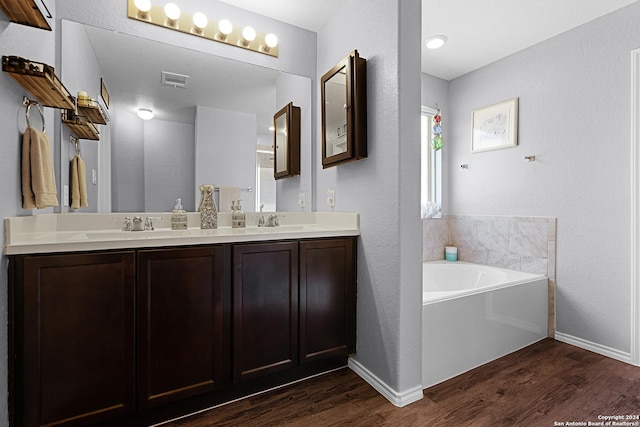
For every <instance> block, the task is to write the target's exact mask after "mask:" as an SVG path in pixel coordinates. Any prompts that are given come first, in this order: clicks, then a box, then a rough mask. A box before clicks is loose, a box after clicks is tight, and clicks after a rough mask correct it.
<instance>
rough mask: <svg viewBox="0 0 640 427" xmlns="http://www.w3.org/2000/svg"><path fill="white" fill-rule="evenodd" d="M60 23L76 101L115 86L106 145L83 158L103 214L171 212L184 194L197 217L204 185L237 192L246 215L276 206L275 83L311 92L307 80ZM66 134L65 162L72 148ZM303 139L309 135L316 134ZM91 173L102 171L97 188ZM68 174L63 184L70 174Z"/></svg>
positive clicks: (85, 149)
mask: <svg viewBox="0 0 640 427" xmlns="http://www.w3.org/2000/svg"><path fill="white" fill-rule="evenodd" d="M61 22H62V48H61V53H62V55H61V74H62V80H63V81H64V82H65V86H66V87H67V88H68V89H69V90H70V91H71V92H72V93H73V94H74V95H75V93H76V92H77V91H79V90H83V91H87V92H88V94H89V96H91V97H93V98H96V97H98V96H99V90H100V88H99V85H100V81H101V79H104V82H105V83H106V86H107V87H108V90H109V97H110V107H109V109H108V110H107V114H108V115H109V116H110V120H111V121H110V122H109V125H108V126H101V127H100V128H101V129H100V131H101V140H100V142H97V143H96V142H92V141H91V142H90V141H83V142H82V145H81V153H82V155H83V157H84V158H85V161H86V162H88V163H93V164H95V166H90V165H89V164H88V165H87V169H88V175H89V178H88V179H89V181H88V182H89V184H90V185H89V187H90V188H89V192H92V193H94V194H97V196H96V197H98V200H96V204H98V205H100V204H102V206H103V207H102V208H99V209H98V211H113V212H144V211H147V212H167V211H170V210H171V209H173V206H174V205H175V199H177V198H178V197H180V198H182V200H183V204H184V206H185V209H187V210H188V211H195V209H196V206H197V205H196V204H197V203H198V201H199V200H198V199H199V190H198V186H199V185H200V184H205V183H208V184H214V185H216V187H238V188H239V189H240V198H241V199H242V206H243V208H244V209H245V211H257V210H259V209H260V208H261V207H262V209H263V210H265V211H273V210H276V208H277V206H276V189H277V186H276V183H275V180H274V166H275V165H274V163H275V162H274V153H273V148H272V147H273V138H274V135H273V131H272V130H270V129H269V128H270V127H271V126H272V124H273V122H272V121H273V115H274V113H275V112H276V111H277V110H278V108H279V107H278V105H277V101H276V100H277V91H278V90H279V89H277V87H278V85H280V86H281V87H282V85H283V84H282V83H279V82H281V81H286V82H287V87H294V86H295V84H290V82H294V83H295V82H296V81H298V80H303V81H305V82H304V84H302V85H300V87H308V91H309V92H310V91H311V84H310V79H308V78H306V77H301V76H295V75H292V74H287V73H283V72H281V71H278V70H273V69H269V68H265V67H260V66H256V65H253V64H248V63H244V62H239V61H235V60H231V59H228V58H221V57H218V56H215V55H211V54H207V53H203V52H200V51H196V50H191V49H186V48H182V47H178V46H174V45H170V44H166V43H161V42H157V41H153V40H149V39H145V38H141V37H137V36H132V35H128V34H123V33H118V32H114V31H109V30H105V29H101V28H96V27H92V26H88V25H84V24H80V23H76V22H72V21H67V20H62V21H61ZM163 76H164V77H163ZM163 80H164V81H165V83H164V84H163ZM181 80H184V81H185V82H184V84H183V83H182V82H181ZM286 96H287V97H290V96H291V94H287V95H286ZM306 97H307V98H309V105H300V107H302V108H307V109H308V111H310V109H311V105H310V96H309V94H306ZM139 108H146V109H150V110H153V112H154V118H153V119H152V120H148V121H143V120H141V119H140V118H139V117H138V116H137V115H136V112H137V110H138V109H139ZM65 132H66V131H65V130H64V129H63V134H62V151H63V153H62V156H63V163H64V160H65V156H66V154H67V151H66V149H68V147H67V146H69V145H70V144H68V143H66V144H65V142H68V134H65ZM306 138H307V140H310V138H311V131H310V129H309V136H308V137H306ZM94 151H95V154H93V152H94ZM94 157H95V159H94ZM105 159H106V160H105ZM308 163H309V164H308V165H307V164H304V163H303V164H302V168H303V169H304V168H307V169H308V170H309V171H310V170H311V164H310V159H309V160H308ZM92 168H96V169H98V170H99V173H98V179H97V184H95V185H96V186H95V187H92V186H91V172H92V171H91V169H92ZM105 169H108V173H106V172H107V171H106V170H105ZM62 174H63V183H64V176H65V171H64V170H63V171H62ZM309 185H311V184H309ZM278 191H279V190H278ZM309 191H310V189H309ZM296 195H297V192H296ZM105 206H107V207H106V208H105ZM223 208H224V207H223ZM94 211H95V210H94Z"/></svg>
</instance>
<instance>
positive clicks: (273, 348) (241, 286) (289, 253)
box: [233, 242, 298, 382]
mask: <svg viewBox="0 0 640 427" xmlns="http://www.w3.org/2000/svg"><path fill="white" fill-rule="evenodd" d="M297 350H298V243H297V242H279V243H265V244H247V245H235V246H234V247H233V379H234V382H241V381H246V380H250V379H254V378H258V377H260V376H263V375H266V374H270V373H274V372H278V371H282V370H285V369H288V368H291V367H293V366H295V365H296V364H297V362H298V360H297V354H298V351H297Z"/></svg>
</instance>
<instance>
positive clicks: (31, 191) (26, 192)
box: [21, 126, 58, 209]
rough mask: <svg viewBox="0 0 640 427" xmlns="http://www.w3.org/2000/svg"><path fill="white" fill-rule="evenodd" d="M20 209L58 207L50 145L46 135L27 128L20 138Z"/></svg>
mask: <svg viewBox="0 0 640 427" xmlns="http://www.w3.org/2000/svg"><path fill="white" fill-rule="evenodd" d="M21 175H22V209H33V208H38V209H42V208H46V207H48V206H58V190H57V188H56V176H55V171H54V168H53V156H52V154H51V145H50V144H49V137H48V136H47V134H46V133H44V132H40V131H39V130H36V129H34V128H32V127H31V126H29V127H27V129H26V130H25V131H24V135H23V136H22V173H21Z"/></svg>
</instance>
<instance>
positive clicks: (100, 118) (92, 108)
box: [78, 101, 107, 125]
mask: <svg viewBox="0 0 640 427" xmlns="http://www.w3.org/2000/svg"><path fill="white" fill-rule="evenodd" d="M78 115H79V116H84V117H86V118H87V119H88V120H89V121H90V122H91V123H93V124H96V125H106V124H107V117H106V116H105V114H104V111H102V107H100V104H99V103H98V102H97V101H90V102H88V103H87V104H82V103H81V102H80V101H78Z"/></svg>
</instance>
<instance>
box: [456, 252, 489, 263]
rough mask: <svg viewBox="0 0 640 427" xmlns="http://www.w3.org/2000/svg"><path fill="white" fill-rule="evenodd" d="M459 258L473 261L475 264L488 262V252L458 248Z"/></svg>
mask: <svg viewBox="0 0 640 427" xmlns="http://www.w3.org/2000/svg"><path fill="white" fill-rule="evenodd" d="M458 259H459V260H460V261H465V262H472V263H474V264H484V265H486V264H487V252H486V251H478V250H474V249H464V248H463V249H460V248H458Z"/></svg>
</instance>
